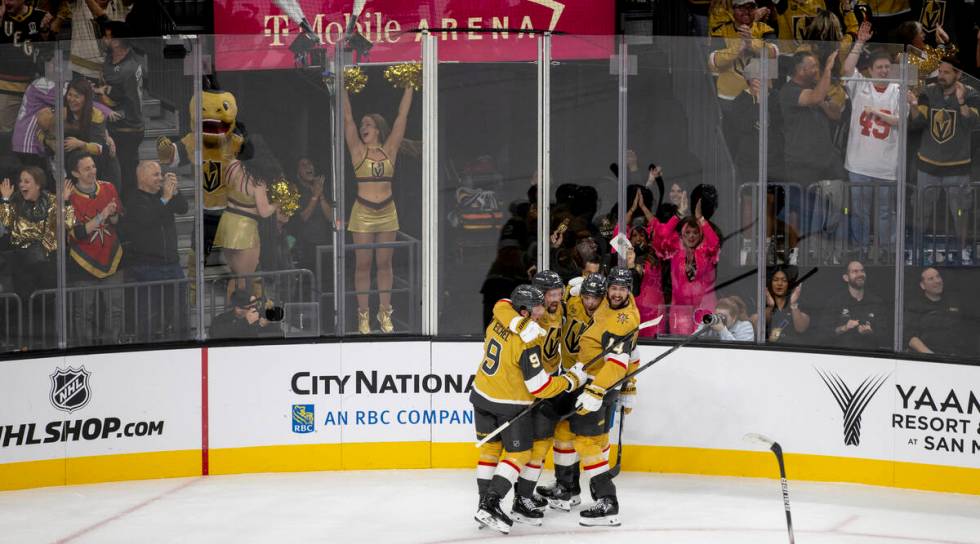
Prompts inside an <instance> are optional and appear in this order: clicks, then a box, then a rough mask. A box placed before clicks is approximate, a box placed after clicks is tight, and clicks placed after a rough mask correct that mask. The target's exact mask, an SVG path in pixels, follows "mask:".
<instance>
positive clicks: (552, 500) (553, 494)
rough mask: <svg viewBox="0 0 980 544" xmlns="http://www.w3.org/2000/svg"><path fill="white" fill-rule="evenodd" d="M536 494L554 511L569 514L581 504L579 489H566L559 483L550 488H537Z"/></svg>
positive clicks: (580, 491)
mask: <svg viewBox="0 0 980 544" xmlns="http://www.w3.org/2000/svg"><path fill="white" fill-rule="evenodd" d="M538 493H539V494H540V495H541V496H542V497H544V498H545V499H546V500H547V501H548V506H550V507H552V508H554V509H555V510H563V511H565V512H571V511H572V508H574V507H576V506H578V505H580V504H582V497H581V496H580V495H581V493H582V490H581V489H567V488H566V487H565V486H564V485H562V483H561V482H555V485H553V486H551V487H539V488H538Z"/></svg>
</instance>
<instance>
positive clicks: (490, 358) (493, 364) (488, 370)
mask: <svg viewBox="0 0 980 544" xmlns="http://www.w3.org/2000/svg"><path fill="white" fill-rule="evenodd" d="M500 350H501V348H500V342H497V340H495V339H491V340H490V342H489V343H487V356H486V358H485V359H483V364H482V365H481V366H480V369H481V370H483V373H484V374H486V375H487V376H493V375H494V374H496V373H497V369H498V368H500Z"/></svg>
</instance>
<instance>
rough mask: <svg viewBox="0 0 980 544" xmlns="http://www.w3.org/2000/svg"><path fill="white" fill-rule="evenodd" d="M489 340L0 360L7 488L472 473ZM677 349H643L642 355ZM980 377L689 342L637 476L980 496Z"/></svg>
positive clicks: (657, 411) (634, 460)
mask: <svg viewBox="0 0 980 544" xmlns="http://www.w3.org/2000/svg"><path fill="white" fill-rule="evenodd" d="M481 349H482V345H481V344H479V343H475V342H469V343H463V342H426V341H418V342H381V343H367V342H348V343H321V344H299V345H275V346H242V347H225V348H202V349H184V350H171V351H143V352H134V353H116V354H97V355H84V356H67V357H56V358H48V359H31V360H23V361H8V362H5V363H3V364H2V365H0V489H21V488H29V487H40V486H48V485H64V484H80V483H91V482H103V481H115V480H131V479H145V478H164V477H178V476H193V475H200V474H234V473H246V472H282V471H312V470H359V469H385V468H469V467H472V466H473V465H474V464H475V459H476V449H475V448H474V447H473V443H472V440H473V427H472V408H471V406H470V404H469V402H468V393H467V390H468V387H469V383H470V379H471V377H472V369H474V368H475V367H476V365H477V362H478V361H479V360H480V357H481ZM664 349H665V348H663V347H659V346H642V347H641V353H642V356H643V359H644V361H646V360H649V359H652V358H653V357H655V356H656V355H657V354H659V353H662V352H663V350H664ZM977 384H980V369H978V368H975V367H972V366H962V365H944V364H936V363H917V362H911V361H902V360H893V359H886V358H870V357H868V358H864V357H845V356H833V355H820V354H805V353H788V352H777V351H766V350H755V349H724V348H685V349H683V350H681V351H679V352H677V353H675V354H673V355H671V356H670V357H669V358H667V359H665V360H664V361H663V362H661V363H658V364H657V365H656V366H655V367H653V368H652V369H650V370H649V371H648V372H646V373H644V374H643V375H642V376H641V378H640V379H639V391H640V395H639V403H638V406H637V407H636V409H635V411H634V412H633V414H632V415H630V416H627V418H626V430H625V438H624V443H625V446H624V456H623V468H624V470H636V471H656V472H676V473H691V474H712V475H731V476H750V477H767V478H771V477H774V476H775V475H776V466H775V460H774V458H773V457H772V455H771V454H770V453H768V452H765V451H759V450H758V449H757V448H756V447H754V446H752V445H751V444H748V443H746V442H745V441H744V440H743V436H744V435H745V434H746V433H750V432H755V433H762V434H765V435H768V436H770V437H772V438H774V439H776V440H778V441H779V442H780V443H781V444H782V446H783V448H784V450H785V451H786V452H787V457H786V459H787V471H788V476H789V477H790V478H791V479H796V480H817V481H834V482H855V483H866V484H874V485H885V486H895V487H904V488H912V489H923V490H935V491H947V492H960V493H972V494H980V455H978V454H980V400H978V398H977V397H978V393H977V391H978V390H980V386H978V385H977Z"/></svg>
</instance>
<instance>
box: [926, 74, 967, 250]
mask: <svg viewBox="0 0 980 544" xmlns="http://www.w3.org/2000/svg"><path fill="white" fill-rule="evenodd" d="M960 75H961V74H960V70H959V69H958V68H957V67H956V66H955V65H954V64H953V61H951V60H946V61H943V62H942V63H941V64H940V65H939V70H938V76H937V77H936V82H935V83H931V84H929V85H927V86H926V88H925V89H923V90H922V92H921V93H920V94H919V96H918V98H915V97H912V98H910V102H911V104H912V107H911V111H910V125H911V128H912V129H916V130H918V129H923V128H925V129H927V130H924V131H923V134H922V140H921V143H920V145H919V152H918V155H917V158H918V161H917V162H918V172H917V178H916V184H917V186H918V187H917V190H918V192H919V201H920V202H921V203H922V208H921V211H920V213H919V217H920V221H922V222H924V221H925V219H926V217H928V216H930V215H933V216H934V217H935V216H937V215H939V214H942V212H941V211H939V210H936V209H935V207H936V202H937V200H938V198H939V190H938V189H939V188H942V189H944V190H945V191H946V201H947V205H948V207H949V211H950V213H951V214H952V215H953V225H954V227H955V229H956V234H957V239H958V242H959V248H958V249H959V255H957V254H956V252H955V250H954V251H950V252H949V253H950V260H953V261H955V260H956V257H959V260H960V261H961V262H962V264H972V263H973V252H972V250H971V249H970V247H968V246H967V245H966V231H967V227H968V221H967V217H966V215H967V214H968V213H969V212H970V211H971V210H972V208H973V203H972V199H971V198H970V188H969V182H970V166H971V163H972V160H973V148H972V146H971V142H970V139H971V135H970V133H971V131H973V130H974V129H975V128H976V127H977V125H978V108H980V94H978V93H977V91H976V89H974V88H972V87H968V86H966V85H964V84H963V82H961V81H960ZM940 217H941V216H940ZM934 221H935V222H936V223H939V222H940V221H941V219H939V218H938V217H935V219H934ZM919 227H920V228H924V225H920V226H919ZM949 249H950V248H947V250H949Z"/></svg>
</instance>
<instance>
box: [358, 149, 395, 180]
mask: <svg viewBox="0 0 980 544" xmlns="http://www.w3.org/2000/svg"><path fill="white" fill-rule="evenodd" d="M372 149H377V150H378V151H380V152H381V154H382V155H384V156H385V158H383V159H381V160H380V161H377V160H374V159H372V158H370V157H368V154H369V153H370V152H371V150H372ZM394 177H395V165H394V164H393V163H392V162H391V159H389V158H388V155H387V154H385V152H384V150H383V149H382V148H381V146H373V147H369V148H368V150H367V151H366V152H365V153H364V159H363V160H361V162H360V164H358V165H357V166H355V167H354V179H356V180H357V182H358V183H364V182H369V181H391V180H392V179H394Z"/></svg>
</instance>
